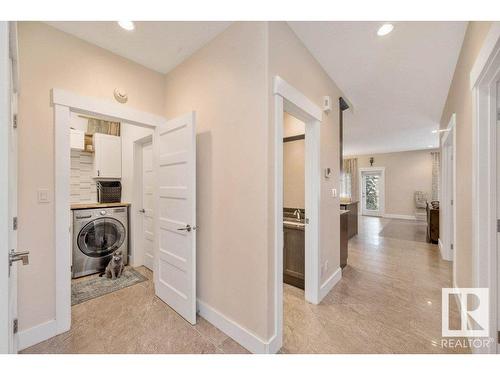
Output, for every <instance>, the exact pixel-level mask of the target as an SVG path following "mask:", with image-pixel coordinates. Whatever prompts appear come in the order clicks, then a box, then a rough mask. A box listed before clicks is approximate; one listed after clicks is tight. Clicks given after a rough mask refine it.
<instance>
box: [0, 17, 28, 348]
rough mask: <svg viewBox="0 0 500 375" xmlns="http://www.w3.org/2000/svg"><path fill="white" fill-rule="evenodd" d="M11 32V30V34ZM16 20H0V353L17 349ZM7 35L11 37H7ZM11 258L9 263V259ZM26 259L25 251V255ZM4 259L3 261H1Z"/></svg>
mask: <svg viewBox="0 0 500 375" xmlns="http://www.w3.org/2000/svg"><path fill="white" fill-rule="evenodd" d="M13 33H14V34H13ZM15 33H16V30H15V24H11V25H10V30H9V22H0V106H1V107H0V130H1V133H0V151H1V155H0V186H2V187H6V189H4V188H2V189H0V191H1V192H0V207H1V208H0V214H1V218H0V227H1V228H0V233H1V234H0V238H4V239H5V238H6V239H7V240H6V241H3V240H2V241H0V248H1V250H2V251H1V253H2V260H1V262H0V264H1V266H2V269H3V270H5V272H0V278H1V279H0V280H1V281H0V295H1V308H0V322H1V332H0V334H1V338H0V340H1V342H0V353H17V347H18V345H17V334H16V333H17V329H16V328H15V326H14V321H15V320H16V321H17V263H18V262H17V261H16V260H17V259H21V258H19V257H12V258H11V254H10V252H11V250H12V251H17V250H16V249H17V221H16V222H14V218H15V217H17V130H16V126H14V125H15V122H14V119H15V116H16V114H17V93H16V91H17V90H16V86H17V83H16V77H15V74H16V71H17V67H16V61H17V58H16V56H17V46H16V43H17V42H16V40H17V38H16V36H15ZM9 39H10V40H9ZM11 259H12V260H13V262H12V264H11V265H10V260H11ZM25 259H26V260H27V255H26V258H25ZM4 262H5V263H4Z"/></svg>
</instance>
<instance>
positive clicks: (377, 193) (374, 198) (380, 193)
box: [359, 167, 385, 216]
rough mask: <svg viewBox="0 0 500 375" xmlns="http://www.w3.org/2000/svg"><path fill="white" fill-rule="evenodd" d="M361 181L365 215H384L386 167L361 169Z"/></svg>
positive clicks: (362, 207) (361, 197)
mask: <svg viewBox="0 0 500 375" xmlns="http://www.w3.org/2000/svg"><path fill="white" fill-rule="evenodd" d="M359 180H360V181H361V189H360V190H361V191H360V201H361V213H362V215H364V216H383V214H384V211H385V168H384V167H369V168H360V169H359Z"/></svg>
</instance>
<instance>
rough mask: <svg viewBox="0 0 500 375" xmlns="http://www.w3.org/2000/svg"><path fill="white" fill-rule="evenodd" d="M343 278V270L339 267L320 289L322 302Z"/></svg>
mask: <svg viewBox="0 0 500 375" xmlns="http://www.w3.org/2000/svg"><path fill="white" fill-rule="evenodd" d="M341 278H342V269H341V268H340V267H339V268H337V269H336V270H335V272H334V273H333V274H332V275H331V276H330V277H329V278H328V279H327V280H326V281H325V282H324V283H323V284H322V285H321V287H320V288H319V300H320V302H321V301H322V300H323V298H325V297H326V295H327V294H328V293H329V292H330V290H332V288H333V287H334V286H335V284H337V283H338V282H339V281H340V279H341Z"/></svg>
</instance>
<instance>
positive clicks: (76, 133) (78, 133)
mask: <svg viewBox="0 0 500 375" xmlns="http://www.w3.org/2000/svg"><path fill="white" fill-rule="evenodd" d="M69 134H70V145H71V149H72V150H80V151H83V150H85V132H84V131H83V130H77V129H70V131H69Z"/></svg>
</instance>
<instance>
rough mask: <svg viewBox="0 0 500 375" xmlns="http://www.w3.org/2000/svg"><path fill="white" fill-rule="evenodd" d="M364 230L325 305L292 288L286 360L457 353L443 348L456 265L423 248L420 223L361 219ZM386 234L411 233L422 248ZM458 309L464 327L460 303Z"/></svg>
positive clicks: (287, 298) (287, 291) (288, 303)
mask: <svg viewBox="0 0 500 375" xmlns="http://www.w3.org/2000/svg"><path fill="white" fill-rule="evenodd" d="M359 224H360V227H359V234H358V235H357V236H356V237H353V238H352V239H351V240H350V241H349V258H348V265H347V266H346V268H345V269H344V271H343V274H342V279H341V280H340V281H339V283H338V284H337V285H336V286H335V287H334V288H333V289H332V291H331V292H330V293H329V294H328V295H327V296H326V297H325V299H324V300H323V301H322V302H321V303H320V304H319V305H312V304H309V303H307V302H305V301H304V292H303V291H302V290H300V289H297V288H295V287H292V286H288V285H285V296H284V299H285V308H284V311H285V319H284V322H285V332H284V345H283V348H282V352H283V353H450V352H454V351H453V350H449V349H446V348H445V349H443V348H441V288H443V287H450V286H451V272H452V268H451V267H452V266H451V263H450V262H446V261H443V260H442V259H441V258H440V255H439V249H438V247H437V246H436V245H432V244H428V243H423V242H419V241H418V240H419V239H420V232H421V223H419V222H411V221H403V220H388V219H380V218H375V217H360V223H359ZM412 224H413V232H414V233H412V229H411V228H412ZM386 227H389V228H391V227H394V228H397V227H404V231H405V236H406V237H407V238H414V239H416V241H415V240H413V241H411V240H403V239H400V237H402V233H400V232H398V231H397V230H393V229H390V230H387V231H385V237H382V236H380V235H379V233H380V232H381V231H383V230H384V228H386ZM391 234H392V235H393V237H391ZM450 307H451V309H452V315H453V317H452V319H453V322H452V325H453V326H456V324H457V321H458V319H459V317H458V311H457V309H456V305H455V303H454V301H453V302H452V303H450ZM458 351H459V352H462V353H463V352H465V353H467V352H468V350H463V349H462V350H458Z"/></svg>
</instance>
